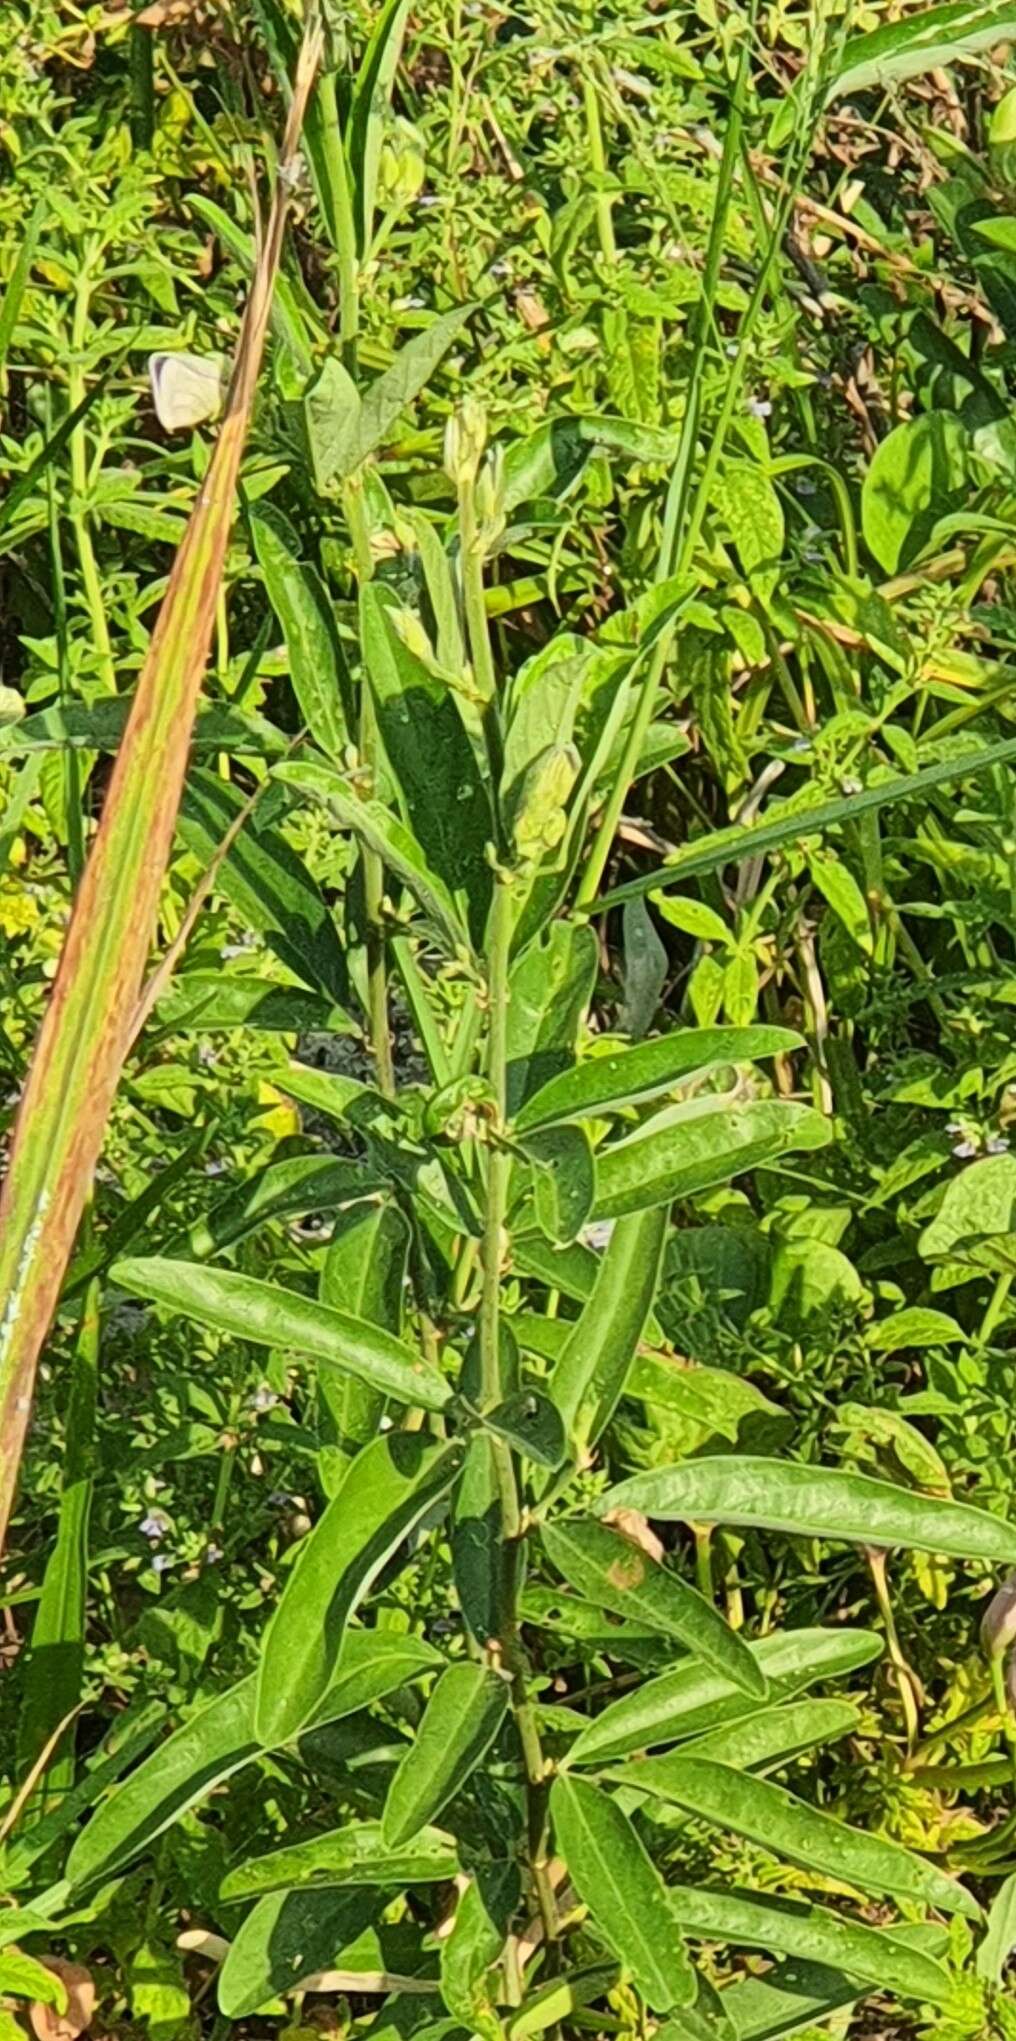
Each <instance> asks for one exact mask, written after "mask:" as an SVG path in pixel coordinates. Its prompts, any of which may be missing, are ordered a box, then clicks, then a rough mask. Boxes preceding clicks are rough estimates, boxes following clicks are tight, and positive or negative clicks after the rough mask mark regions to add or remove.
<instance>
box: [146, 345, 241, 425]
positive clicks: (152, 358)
mask: <svg viewBox="0 0 1016 2041" xmlns="http://www.w3.org/2000/svg"><path fill="white" fill-rule="evenodd" d="M148 373H149V376H150V377H151V383H152V402H153V404H154V405H155V415H156V417H157V419H158V421H159V424H160V425H161V426H162V428H163V431H164V432H187V431H188V430H189V429H190V427H191V426H194V425H201V424H202V423H203V421H204V420H205V419H206V418H217V417H218V415H219V412H220V411H221V410H222V406H223V403H224V401H225V395H226V388H227V383H228V377H227V373H226V363H225V361H224V359H223V357H222V355H221V354H209V355H200V354H152V355H149V357H148Z"/></svg>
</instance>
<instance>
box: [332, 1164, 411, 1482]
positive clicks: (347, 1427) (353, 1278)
mask: <svg viewBox="0 0 1016 2041" xmlns="http://www.w3.org/2000/svg"><path fill="white" fill-rule="evenodd" d="M410 1237H411V1236H410V1230H409V1222H408V1220H407V1219H406V1217H405V1214H404V1213H403V1212H401V1211H400V1209H399V1207H398V1205H396V1204H394V1203H393V1202H392V1201H391V1199H389V1200H388V1201H387V1202H386V1203H384V1204H375V1203H371V1204H364V1205H354V1206H352V1208H351V1209H350V1210H349V1211H346V1212H343V1213H341V1214H340V1216H339V1219H338V1221H337V1223H336V1226H335V1229H334V1232H333V1234H332V1239H331V1245H330V1246H329V1249H328V1252H327V1254H326V1256H325V1260H324V1267H323V1268H322V1271H321V1285H320V1294H321V1302H322V1304H327V1305H329V1306H330V1307H331V1308H332V1309H334V1310H342V1311H350V1312H352V1313H353V1315H354V1316H355V1317H357V1318H359V1319H361V1320H363V1319H365V1320H366V1321H367V1323H368V1324H370V1325H379V1326H382V1327H383V1328H384V1330H385V1331H386V1332H390V1333H393V1334H394V1335H395V1336H396V1337H397V1336H398V1334H399V1332H400V1331H401V1328H402V1306H403V1294H404V1284H405V1275H406V1263H407V1259H408V1255H409V1247H410ZM318 1396H319V1400H320V1410H321V1419H322V1426H323V1430H324V1434H325V1437H326V1440H327V1441H328V1442H329V1443H331V1444H334V1445H336V1446H337V1447H338V1448H339V1450H340V1451H341V1452H343V1453H346V1454H351V1453H355V1452H356V1451H358V1449H359V1447H361V1446H365V1445H367V1444H368V1443H369V1441H370V1440H371V1439H372V1438H373V1437H374V1436H375V1434H376V1432H377V1429H378V1426H379V1424H380V1422H381V1418H382V1417H383V1415H384V1408H385V1397H384V1395H383V1393H382V1392H381V1391H380V1390H378V1389H374V1388H371V1387H370V1386H369V1385H368V1384H367V1383H366V1382H364V1381H361V1379H360V1378H359V1376H357V1375H350V1374H349V1373H348V1372H346V1373H344V1374H341V1375H340V1374H338V1373H337V1371H336V1370H335V1369H333V1368H325V1369H323V1370H322V1372H321V1374H320V1376H319V1380H318Z"/></svg>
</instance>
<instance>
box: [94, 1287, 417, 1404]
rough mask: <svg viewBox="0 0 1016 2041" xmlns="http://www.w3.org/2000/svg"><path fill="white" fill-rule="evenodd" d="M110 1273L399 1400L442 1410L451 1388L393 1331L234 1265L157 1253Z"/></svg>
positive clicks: (189, 1313) (220, 1326)
mask: <svg viewBox="0 0 1016 2041" xmlns="http://www.w3.org/2000/svg"><path fill="white" fill-rule="evenodd" d="M110 1274H111V1277H112V1280H113V1282H115V1283H119V1285H120V1288H121V1289H123V1290H129V1291H131V1292H132V1294H133V1295H134V1296H136V1297H150V1298H151V1299H152V1301H153V1302H154V1303H156V1304H164V1305H165V1306H166V1307H167V1309H168V1310H171V1311H176V1312H180V1313H182V1315H183V1316H184V1317H185V1318H195V1319H197V1321H198V1323H199V1324H200V1325H211V1326H214V1327H215V1329H216V1331H218V1332H225V1333H229V1334H231V1335H232V1336H233V1337H234V1338H236V1339H247V1340H250V1341H251V1342H252V1344H253V1345H255V1346H268V1347H290V1348H292V1350H293V1351H294V1353H301V1354H306V1355H307V1356H308V1358H309V1359H311V1360H315V1361H317V1362H318V1364H319V1365H320V1366H324V1367H333V1368H340V1369H342V1370H343V1371H344V1372H346V1373H349V1374H351V1375H356V1376H358V1378H359V1379H360V1380H361V1381H362V1382H366V1383H368V1384H369V1386H370V1387H371V1388H373V1389H378V1390H380V1391H381V1392H382V1393H383V1394H384V1395H385V1396H394V1397H395V1399H396V1401H397V1402H399V1403H408V1404H419V1405H420V1406H421V1407H422V1408H423V1409H424V1410H443V1408H444V1406H445V1404H446V1403H447V1402H448V1399H449V1397H450V1396H451V1394H452V1388H451V1384H450V1383H449V1382H447V1381H446V1380H445V1378H444V1376H443V1375H439V1374H438V1372H437V1370H436V1368H432V1367H430V1366H429V1364H428V1363H426V1362H425V1361H422V1360H421V1359H420V1358H419V1356H418V1355H417V1354H414V1352H413V1350H412V1348H411V1347H408V1346H405V1345H404V1344H403V1342H402V1341H401V1340H398V1339H395V1338H393V1336H392V1334H391V1333H389V1332H384V1331H383V1330H382V1329H381V1327H380V1326H376V1325H368V1324H367V1323H366V1321H365V1320H364V1319H361V1318H351V1317H349V1316H348V1314H347V1313H346V1312H345V1311H335V1310H333V1309H332V1307H331V1305H329V1304H318V1303H316V1302H315V1300H314V1299H313V1298H312V1297H304V1296H301V1294H300V1292H299V1291H297V1290H283V1289H281V1288H280V1287H279V1286H278V1285H277V1284H275V1283H263V1282H261V1281H260V1279H259V1278H258V1277H256V1276H240V1275H237V1274H235V1273H234V1271H233V1270H232V1269H218V1268H206V1267H205V1266H204V1265H203V1264H202V1263H200V1262H190V1261H167V1260H163V1259H162V1258H161V1257H159V1256H152V1257H151V1259H147V1258H142V1257H140V1256H138V1257H136V1258H135V1257H128V1258H127V1259H126V1260H124V1261H118V1262H114V1264H113V1267H112V1269H111V1271H110Z"/></svg>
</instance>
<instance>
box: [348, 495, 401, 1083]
mask: <svg viewBox="0 0 1016 2041" xmlns="http://www.w3.org/2000/svg"><path fill="white" fill-rule="evenodd" d="M342 502H343V508H344V509H345V513H346V523H347V524H348V526H349V535H350V538H351V539H352V542H353V552H354V555H355V557H356V572H357V577H358V580H359V583H360V586H361V588H362V587H363V585H364V583H365V582H367V581H369V580H370V579H371V577H372V575H373V572H374V562H373V558H372V556H371V550H370V531H369V529H368V525H367V519H366V516H365V514H364V508H363V495H362V491H361V488H360V484H359V482H358V481H357V479H356V477H355V476H354V477H353V478H352V480H351V481H349V482H347V483H346V486H345V489H344V490H343V496H342ZM358 750H359V753H360V758H361V760H362V762H363V764H364V765H365V766H366V767H367V769H368V771H369V772H371V773H373V772H374V770H375V768H376V765H377V723H376V720H375V716H374V704H373V701H372V700H371V694H370V686H369V683H368V681H367V678H366V675H364V678H363V681H362V684H361V689H360V729H359V741H358ZM360 859H361V869H362V871H363V901H364V921H365V927H364V942H365V947H366V951H367V1021H368V1027H369V1030H370V1044H371V1049H372V1051H373V1055H374V1064H375V1068H376V1070H377V1081H378V1087H379V1089H380V1090H381V1091H382V1092H383V1093H384V1095H385V1097H386V1098H394V1097H395V1067H394V1064H393V1061H392V1037H391V1029H390V1027H389V1023H388V972H387V962H386V955H385V931H384V916H383V912H382V906H383V901H384V868H383V866H382V863H381V859H380V857H379V856H378V854H377V852H376V851H373V850H368V849H367V848H366V846H364V848H363V849H362V850H361V852H360Z"/></svg>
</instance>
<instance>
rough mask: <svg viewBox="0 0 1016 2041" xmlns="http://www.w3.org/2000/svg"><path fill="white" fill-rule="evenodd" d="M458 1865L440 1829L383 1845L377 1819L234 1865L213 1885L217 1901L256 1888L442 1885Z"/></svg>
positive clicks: (246, 1895)
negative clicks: (396, 1844) (400, 1843)
mask: <svg viewBox="0 0 1016 2041" xmlns="http://www.w3.org/2000/svg"><path fill="white" fill-rule="evenodd" d="M458 1868H459V1860H458V1857H457V1855H456V1851H455V1844H454V1842H453V1841H452V1838H451V1836H447V1835H445V1834H444V1833H443V1832H442V1830H441V1829H437V1828H425V1829H422V1830H421V1831H420V1832H419V1834H418V1835H415V1836H414V1837H413V1840H412V1842H411V1843H409V1844H408V1845H406V1846H405V1847H403V1848H400V1849H389V1848H388V1847H387V1845H386V1843H385V1842H384V1841H383V1839H382V1835H381V1824H380V1822H378V1821H358V1822H350V1823H349V1825H348V1827H346V1828H333V1829H329V1830H328V1832H327V1834H325V1835H315V1836H309V1837H308V1839H307V1841H306V1842H303V1843H290V1844H288V1845H287V1847H286V1848H285V1849H282V1850H272V1851H270V1852H269V1854H268V1856H266V1857H252V1858H251V1859H250V1860H249V1861H248V1862H247V1863H245V1864H236V1865H234V1867H233V1869H232V1871H227V1873H226V1876H225V1878H224V1879H223V1881H222V1884H221V1886H220V1888H219V1889H220V1893H221V1896H222V1898H223V1899H251V1898H254V1897H256V1896H257V1895H259V1894H260V1893H262V1892H281V1891H289V1890H295V1889H306V1888H307V1887H308V1886H309V1887H317V1888H320V1887H322V1886H345V1885H352V1886H357V1885H382V1886H385V1887H387V1888H389V1889H392V1888H394V1889H396V1890H401V1888H402V1887H403V1886H404V1885H443V1884H444V1883H445V1882H446V1881H447V1880H448V1879H450V1878H454V1877H455V1875H456V1872H457V1871H458Z"/></svg>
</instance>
